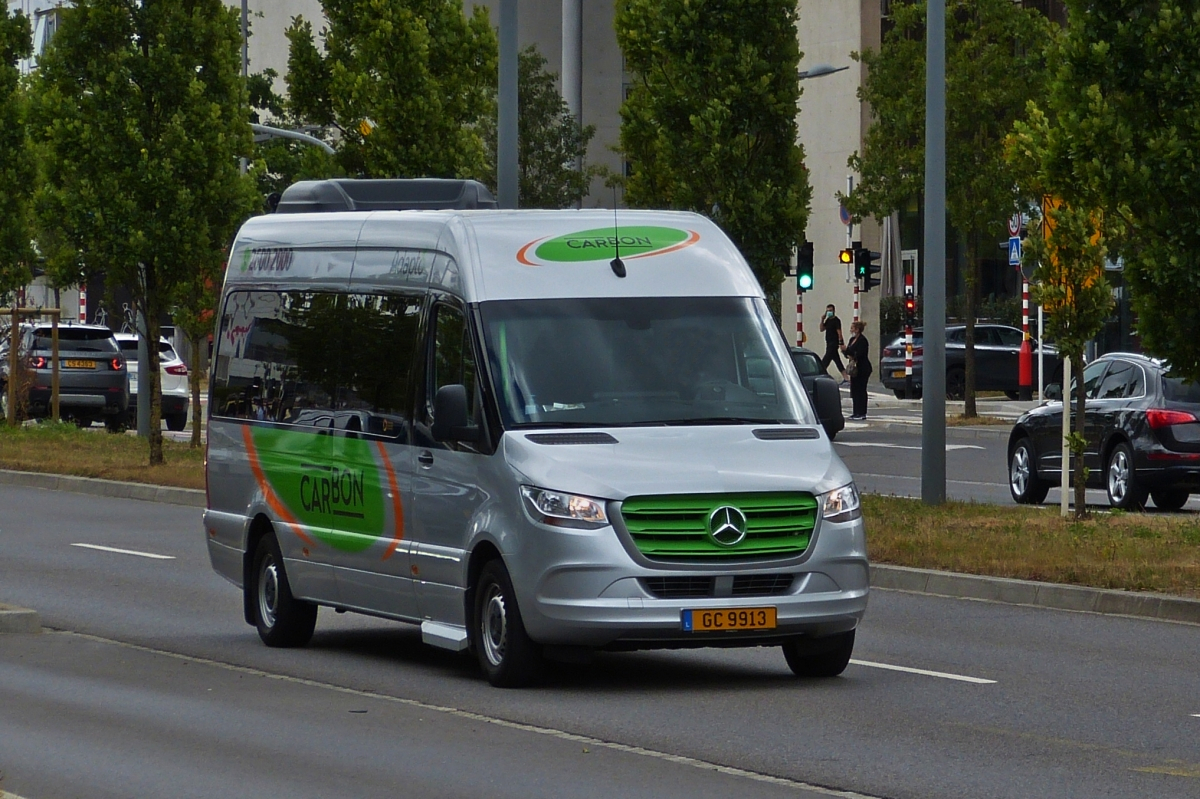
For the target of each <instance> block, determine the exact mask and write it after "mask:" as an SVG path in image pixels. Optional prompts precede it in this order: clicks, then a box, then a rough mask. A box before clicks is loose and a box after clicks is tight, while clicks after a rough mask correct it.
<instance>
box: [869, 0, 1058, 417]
mask: <svg viewBox="0 0 1200 799" xmlns="http://www.w3.org/2000/svg"><path fill="white" fill-rule="evenodd" d="M892 10H893V21H894V23H895V27H894V28H893V30H892V31H891V32H890V33H888V35H887V37H886V38H885V39H884V41H883V44H882V46H881V47H880V49H879V50H878V51H873V50H867V51H865V52H862V53H856V54H854V57H855V58H857V59H858V60H860V61H862V63H864V64H866V66H867V78H866V80H865V81H864V83H863V85H862V87H861V88H860V89H859V92H858V96H859V99H861V100H862V101H863V102H865V103H867V104H868V105H869V106H870V108H871V112H872V115H873V118H872V122H871V125H870V127H869V128H868V130H867V134H866V138H865V141H864V147H863V151H862V152H861V153H855V154H854V155H853V156H851V158H850V161H849V164H850V167H851V168H852V169H854V170H855V171H857V172H858V173H859V174H860V175H861V176H862V179H861V180H860V181H859V183H858V185H857V186H855V188H854V191H853V192H852V193H851V195H850V196H849V197H848V198H846V199H845V202H846V206H847V208H848V209H849V210H850V211H851V213H853V214H854V215H855V216H856V217H860V218H861V217H863V216H867V215H870V216H874V217H875V218H876V219H883V218H885V217H887V216H889V215H890V214H891V213H892V212H894V211H896V210H899V209H900V208H903V207H904V206H905V205H906V204H907V203H908V201H909V200H910V199H911V198H913V197H917V196H920V195H921V194H922V192H923V190H924V183H925V41H924V38H925V34H924V31H925V14H926V4H925V2H924V0H913V2H911V3H894V4H893V5H892ZM1051 31H1052V26H1051V23H1050V22H1049V21H1048V20H1046V18H1045V17H1043V16H1041V15H1040V14H1039V13H1037V12H1036V11H1033V10H1030V9H1025V8H1022V6H1021V5H1020V4H1017V3H1013V2H1012V0H949V2H947V3H946V210H947V215H948V217H949V220H950V224H951V225H952V226H953V227H954V228H955V229H956V230H957V231H958V232H959V234H960V235H962V236H963V239H964V242H965V244H966V252H967V259H966V260H967V267H966V270H965V272H964V275H963V276H964V283H965V292H966V302H965V306H966V313H965V316H966V322H967V348H966V350H967V351H966V374H965V389H966V390H965V400H966V403H965V409H964V414H965V415H967V416H975V415H976V406H975V347H974V345H975V316H976V310H977V308H976V301H977V292H978V286H979V260H980V256H981V253H982V252H983V251H984V250H985V249H986V250H987V251H989V252H990V251H994V250H995V244H994V242H995V241H996V240H998V239H999V238H1000V237H1001V236H1002V235H1003V234H1004V221H1005V219H1007V218H1008V217H1009V216H1011V215H1012V214H1013V212H1014V211H1015V210H1016V209H1017V207H1018V199H1019V197H1018V194H1017V190H1016V187H1015V175H1014V170H1013V167H1012V166H1011V165H1009V163H1008V162H1007V161H1006V160H1005V158H1004V139H1005V137H1006V136H1007V135H1008V134H1009V133H1010V132H1011V131H1012V126H1013V123H1014V122H1015V121H1017V120H1018V119H1020V118H1021V117H1022V116H1023V115H1024V113H1025V110H1026V103H1027V102H1028V101H1029V100H1032V99H1036V98H1039V97H1041V96H1042V93H1043V91H1044V86H1045V80H1046V76H1045V63H1044V58H1043V51H1044V48H1045V45H1046V44H1047V42H1048V41H1049V38H1050V35H1051Z"/></svg>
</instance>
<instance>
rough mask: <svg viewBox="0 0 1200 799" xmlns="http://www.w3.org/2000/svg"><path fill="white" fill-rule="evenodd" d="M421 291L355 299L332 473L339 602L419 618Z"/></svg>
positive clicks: (346, 321) (347, 301) (348, 318)
mask: <svg viewBox="0 0 1200 799" xmlns="http://www.w3.org/2000/svg"><path fill="white" fill-rule="evenodd" d="M423 306H424V296H423V294H417V293H408V294H406V293H394V292H393V293H352V294H349V295H347V296H346V297H345V298H344V307H343V309H342V312H341V314H339V317H340V318H339V322H338V323H337V325H336V329H332V328H331V329H330V330H329V335H330V336H332V337H334V338H336V339H337V340H338V341H339V346H338V351H339V353H340V356H339V370H338V388H337V397H336V402H335V407H334V414H333V417H334V432H333V436H332V448H333V458H332V459H331V461H330V470H331V471H330V476H331V478H332V479H333V486H332V489H331V493H332V494H333V496H334V499H335V500H336V501H335V502H334V503H333V518H332V522H331V526H332V527H333V532H334V541H335V545H336V549H335V553H334V559H335V561H334V562H335V565H336V567H337V568H336V574H337V581H338V592H339V594H340V595H341V601H342V604H343V605H345V606H347V607H353V608H361V609H364V610H371V611H375V612H379V613H385V614H388V615H392V616H401V617H405V618H410V619H415V618H417V617H418V614H417V601H416V592H415V589H414V588H413V578H412V574H411V560H410V557H411V553H410V548H411V543H410V541H409V538H408V536H407V535H406V532H407V528H408V526H409V522H410V521H411V508H409V507H408V506H409V505H411V498H412V469H413V458H414V456H413V448H412V418H411V409H412V405H413V388H414V377H413V372H414V363H415V360H416V356H417V351H418V347H419V346H420V343H421V342H423V340H424V337H423V335H422V326H421V314H422V311H423Z"/></svg>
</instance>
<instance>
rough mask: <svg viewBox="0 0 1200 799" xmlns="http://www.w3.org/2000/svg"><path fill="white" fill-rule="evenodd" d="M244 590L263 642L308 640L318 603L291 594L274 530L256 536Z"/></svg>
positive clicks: (291, 644)
mask: <svg viewBox="0 0 1200 799" xmlns="http://www.w3.org/2000/svg"><path fill="white" fill-rule="evenodd" d="M246 590H247V591H248V592H249V593H250V606H251V607H252V608H253V609H254V626H255V627H257V628H258V637H259V638H261V639H262V641H263V643H264V644H266V645H267V646H273V647H296V646H304V645H305V644H307V643H308V642H309V639H311V638H312V635H313V630H314V629H315V628H316V626H317V606H316V605H314V604H312V603H311V602H305V601H303V600H300V599H296V598H295V597H293V596H292V588H291V585H289V583H288V579H287V573H286V572H284V570H283V555H282V554H281V553H280V551H279V542H277V541H276V540H275V536H274V535H273V534H267V535H264V536H263V537H262V538H261V539H259V542H258V547H257V548H256V549H255V550H254V569H253V571H251V573H250V584H249V585H247V586H246Z"/></svg>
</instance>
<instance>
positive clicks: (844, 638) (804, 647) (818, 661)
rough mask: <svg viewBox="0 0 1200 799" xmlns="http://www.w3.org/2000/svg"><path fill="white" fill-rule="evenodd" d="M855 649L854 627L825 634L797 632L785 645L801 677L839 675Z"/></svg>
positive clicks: (786, 656)
mask: <svg viewBox="0 0 1200 799" xmlns="http://www.w3.org/2000/svg"><path fill="white" fill-rule="evenodd" d="M853 652H854V630H850V631H849V632H844V633H837V634H836V635H827V636H824V637H823V638H808V637H806V636H797V637H796V638H791V639H788V641H787V642H785V643H784V645H783V657H784V658H785V659H786V660H787V664H788V667H789V668H791V670H792V673H793V674H795V675H796V676H797V677H818V678H822V677H836V676H838V675H839V674H841V673H842V672H843V671H845V670H846V666H847V665H848V664H849V663H850V655H851V654H853Z"/></svg>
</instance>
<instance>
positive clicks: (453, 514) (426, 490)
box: [411, 297, 488, 626]
mask: <svg viewBox="0 0 1200 799" xmlns="http://www.w3.org/2000/svg"><path fill="white" fill-rule="evenodd" d="M423 354H424V367H425V368H424V370H423V371H424V377H423V380H422V385H421V388H420V389H419V391H418V393H417V402H416V408H415V410H414V425H413V443H414V446H415V450H416V460H417V463H416V467H415V468H414V470H413V492H414V512H413V542H414V543H413V549H412V554H411V558H412V573H413V576H414V579H415V588H416V593H417V606H418V610H419V612H420V614H421V617H422V618H424V619H430V620H433V621H440V622H445V623H448V624H455V625H460V626H462V625H465V624H466V619H465V617H464V612H463V611H464V607H463V595H464V592H465V590H466V586H465V585H463V580H464V575H465V573H466V556H467V553H466V546H467V542H468V539H469V538H470V536H471V534H472V530H471V529H470V526H471V523H472V520H473V518H474V517H475V515H476V511H477V510H478V509H479V507H480V506H481V505H482V504H483V503H484V502H486V501H487V499H488V494H487V492H486V488H485V487H484V486H482V485H481V480H480V476H481V474H482V472H483V470H484V469H485V468H486V467H487V465H488V464H487V462H486V461H487V459H488V455H487V454H485V450H484V448H485V447H487V446H488V445H487V444H485V443H483V442H486V441H487V436H486V434H485V435H484V436H483V438H482V440H481V442H480V443H479V444H475V443H466V442H438V441H434V440H433V435H432V432H431V430H432V425H433V400H434V396H435V395H436V394H437V390H438V389H439V388H441V387H442V386H448V385H454V384H461V385H463V386H465V387H466V389H467V401H468V403H469V408H468V412H469V414H470V415H471V417H472V418H473V419H474V420H475V421H474V424H476V425H479V426H481V427H482V426H483V425H484V414H483V413H482V407H481V406H482V394H481V391H480V386H479V381H478V369H477V365H478V364H479V363H480V360H479V357H478V351H477V349H476V345H475V341H474V336H473V335H472V334H471V328H470V325H469V324H468V318H467V316H466V313H465V309H464V308H463V306H462V304H461V303H460V302H459V301H458V300H456V299H454V298H450V297H441V298H435V300H434V301H433V302H432V304H431V307H430V312H429V314H428V326H427V328H426V344H425V347H424V348H423ZM485 432H486V431H485Z"/></svg>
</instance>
